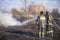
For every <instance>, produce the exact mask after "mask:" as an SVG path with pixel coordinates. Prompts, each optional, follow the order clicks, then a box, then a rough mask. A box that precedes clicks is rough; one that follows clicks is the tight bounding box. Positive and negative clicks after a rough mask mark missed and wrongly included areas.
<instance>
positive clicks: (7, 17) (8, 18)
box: [0, 13, 36, 27]
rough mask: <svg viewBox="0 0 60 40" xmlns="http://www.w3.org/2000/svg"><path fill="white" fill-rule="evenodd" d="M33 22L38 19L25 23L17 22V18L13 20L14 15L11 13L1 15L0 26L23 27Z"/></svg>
mask: <svg viewBox="0 0 60 40" xmlns="http://www.w3.org/2000/svg"><path fill="white" fill-rule="evenodd" d="M33 20H36V18H33V19H30V20H27V21H23V22H22V23H21V22H20V21H17V20H16V19H15V18H13V15H12V14H11V13H0V26H2V25H3V26H5V27H8V26H23V25H26V24H27V23H28V22H31V21H33Z"/></svg>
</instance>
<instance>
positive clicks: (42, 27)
mask: <svg viewBox="0 0 60 40" xmlns="http://www.w3.org/2000/svg"><path fill="white" fill-rule="evenodd" d="M45 23H46V18H45V16H44V13H43V11H41V12H40V15H39V16H38V18H37V25H38V33H39V38H44V35H45Z"/></svg>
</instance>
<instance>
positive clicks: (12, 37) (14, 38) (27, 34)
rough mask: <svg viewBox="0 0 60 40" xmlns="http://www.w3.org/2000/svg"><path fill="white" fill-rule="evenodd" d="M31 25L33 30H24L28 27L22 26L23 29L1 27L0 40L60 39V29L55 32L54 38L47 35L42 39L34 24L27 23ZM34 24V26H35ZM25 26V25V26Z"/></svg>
mask: <svg viewBox="0 0 60 40" xmlns="http://www.w3.org/2000/svg"><path fill="white" fill-rule="evenodd" d="M27 26H30V27H29V28H31V29H32V30H31V31H29V30H27V31H26V30H24V29H26V28H21V30H18V28H17V29H16V30H14V29H12V28H11V29H9V30H7V29H6V28H2V27H0V40H60V31H58V32H54V36H53V38H50V37H47V38H43V39H40V38H39V37H38V32H37V28H36V26H34V25H32V24H31V25H30V24H29V25H27ZM33 26H34V27H33ZM24 27H25V26H24Z"/></svg>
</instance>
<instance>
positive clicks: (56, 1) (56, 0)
mask: <svg viewBox="0 0 60 40" xmlns="http://www.w3.org/2000/svg"><path fill="white" fill-rule="evenodd" d="M33 1H35V4H43V5H44V6H45V7H46V8H47V9H48V10H52V9H54V8H58V9H59V10H60V0H33ZM28 4H30V2H28ZM19 7H24V5H23V3H22V1H21V0H0V10H4V9H5V10H10V9H12V8H18V9H19Z"/></svg>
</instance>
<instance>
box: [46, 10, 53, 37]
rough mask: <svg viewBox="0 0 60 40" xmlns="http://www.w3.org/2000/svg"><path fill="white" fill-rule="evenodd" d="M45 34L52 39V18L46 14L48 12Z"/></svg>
mask: <svg viewBox="0 0 60 40" xmlns="http://www.w3.org/2000/svg"><path fill="white" fill-rule="evenodd" d="M45 17H46V33H47V35H48V36H52V37H53V29H52V17H51V16H50V15H49V14H48V11H46V15H45Z"/></svg>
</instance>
